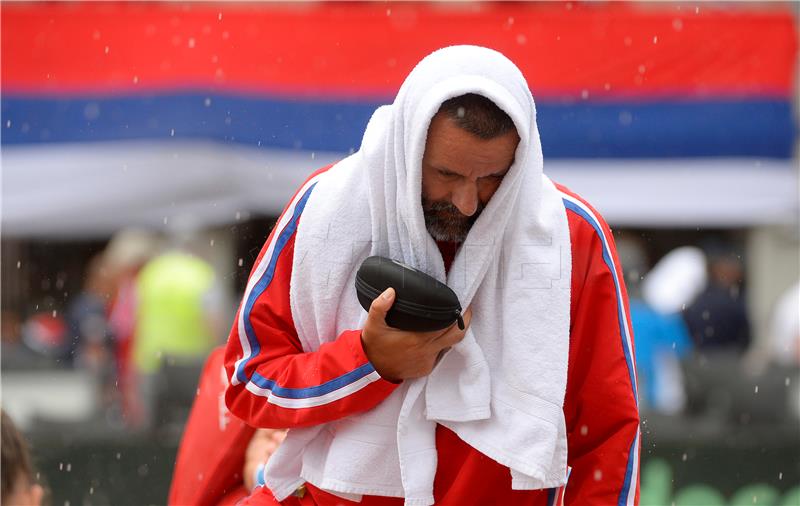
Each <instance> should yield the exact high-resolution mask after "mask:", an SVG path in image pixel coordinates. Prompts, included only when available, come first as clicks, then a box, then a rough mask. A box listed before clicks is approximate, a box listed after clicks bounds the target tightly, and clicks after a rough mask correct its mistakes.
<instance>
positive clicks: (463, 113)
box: [438, 93, 515, 139]
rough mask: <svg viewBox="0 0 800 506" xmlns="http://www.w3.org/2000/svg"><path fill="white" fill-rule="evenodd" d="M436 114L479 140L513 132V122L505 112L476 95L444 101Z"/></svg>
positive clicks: (486, 99) (481, 96)
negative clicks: (442, 115)
mask: <svg viewBox="0 0 800 506" xmlns="http://www.w3.org/2000/svg"><path fill="white" fill-rule="evenodd" d="M438 112H443V113H445V114H447V116H448V117H449V118H451V119H452V120H453V121H455V122H456V124H457V125H458V126H459V127H460V128H462V129H463V130H466V131H467V132H469V133H471V134H473V135H476V136H478V137H480V138H481V139H494V138H495V137H499V136H501V135H503V134H505V133H507V132H510V131H512V130H515V127H514V122H513V121H512V120H511V117H510V116H509V115H508V114H506V112H505V111H503V110H502V109H500V108H499V107H497V105H496V104H495V103H494V102H492V101H491V100H489V99H488V98H486V97H484V96H483V95H478V94H476V93H467V94H466V95H460V96H458V97H453V98H451V99H448V100H445V101H444V102H443V103H442V106H441V107H439V111H438Z"/></svg>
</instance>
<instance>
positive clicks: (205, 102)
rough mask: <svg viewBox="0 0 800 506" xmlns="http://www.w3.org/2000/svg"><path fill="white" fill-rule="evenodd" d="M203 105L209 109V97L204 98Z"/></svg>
mask: <svg viewBox="0 0 800 506" xmlns="http://www.w3.org/2000/svg"><path fill="white" fill-rule="evenodd" d="M203 105H204V106H206V107H211V97H206V99H205V100H203Z"/></svg>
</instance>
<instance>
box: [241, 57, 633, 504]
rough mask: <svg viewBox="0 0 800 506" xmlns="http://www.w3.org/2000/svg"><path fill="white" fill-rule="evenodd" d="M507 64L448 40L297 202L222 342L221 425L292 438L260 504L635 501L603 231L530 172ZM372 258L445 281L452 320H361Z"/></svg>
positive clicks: (522, 111) (524, 100)
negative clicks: (434, 324)
mask: <svg viewBox="0 0 800 506" xmlns="http://www.w3.org/2000/svg"><path fill="white" fill-rule="evenodd" d="M542 170H543V159H542V149H541V143H540V140H539V132H538V128H537V124H536V110H535V105H534V101H533V98H532V96H531V94H530V91H529V87H528V84H527V82H526V81H525V78H524V77H523V75H522V73H521V72H520V71H519V69H518V68H517V67H516V66H515V65H514V64H513V63H512V62H511V61H510V60H508V59H507V58H505V57H504V56H503V55H501V54H500V53H498V52H496V51H492V50H489V49H486V48H480V47H475V46H455V47H449V48H445V49H442V50H439V51H436V52H434V53H432V54H431V55H429V56H428V57H426V58H425V59H423V60H422V61H421V62H420V63H419V64H418V65H417V66H416V67H415V69H414V70H413V71H412V72H411V74H410V75H409V76H408V77H407V78H406V80H405V82H404V83H403V85H402V87H401V88H400V91H399V92H398V95H397V98H396V99H395V101H394V103H393V104H391V105H389V106H384V107H381V108H379V109H378V110H377V111H376V112H375V113H374V115H373V116H372V118H371V120H370V122H369V124H368V126H367V128H366V131H365V133H364V138H363V141H362V145H361V148H360V150H359V151H358V152H356V153H354V154H353V155H351V156H349V157H348V158H346V159H344V160H342V161H341V162H338V163H336V164H334V165H333V166H331V167H328V168H325V169H322V170H320V171H318V172H316V173H314V174H313V175H312V176H311V177H310V178H309V179H308V180H307V181H306V183H305V184H304V185H303V186H302V187H301V188H300V189H299V190H298V192H297V193H296V194H295V196H294V197H293V198H292V200H291V201H290V203H289V205H288V206H287V208H286V209H285V211H284V213H283V215H282V216H281V218H280V220H279V221H278V224H277V225H276V227H275V229H274V230H273V232H272V234H271V235H270V237H269V238H268V239H267V242H266V244H265V246H264V248H263V250H262V252H261V254H260V255H259V257H258V259H257V261H256V264H255V266H254V267H253V270H252V273H251V275H250V280H249V282H248V284H247V289H246V291H245V294H244V298H243V300H242V304H241V307H240V309H239V312H238V314H237V321H236V322H235V324H234V326H233V329H232V331H231V335H230V338H229V341H228V345H227V350H226V359H225V362H226V370H227V373H228V375H229V378H230V386H229V388H228V389H227V392H226V402H227V405H228V407H229V409H230V410H231V412H232V413H233V414H235V415H236V416H238V417H240V418H242V419H243V420H245V421H246V422H247V423H249V424H251V425H253V426H255V427H262V428H286V429H289V432H288V435H287V437H286V439H285V440H284V441H283V442H282V444H281V445H280V447H279V448H278V450H277V451H276V453H275V454H273V455H272V457H271V459H270V460H269V463H268V464H267V465H266V468H265V470H264V471H263V473H262V475H261V476H260V478H261V479H262V481H263V482H264V483H265V486H263V487H260V488H258V489H257V490H256V491H255V492H254V494H253V495H252V496H251V497H250V498H249V500H248V501H249V502H250V503H252V504H276V503H277V502H281V503H282V504H309V505H311V504H319V505H324V504H349V503H350V501H353V502H360V503H361V504H363V505H379V504H380V505H390V504H391V505H399V504H403V503H405V504H406V505H429V504H433V503H437V504H459V505H461V504H530V505H545V504H547V505H549V504H555V503H557V502H561V501H564V500H566V502H569V503H573V504H602V505H608V504H634V503H635V502H636V501H637V499H638V457H639V417H638V409H637V401H636V399H637V395H636V379H635V372H634V364H633V336H632V334H631V330H630V324H629V318H628V310H627V296H626V294H625V287H624V285H623V282H622V279H623V277H622V272H621V270H620V268H619V266H618V262H617V257H616V252H615V248H614V243H613V238H612V235H611V231H610V229H609V228H608V226H607V225H606V223H605V222H604V221H603V220H602V218H601V217H600V215H599V214H598V213H597V211H595V210H594V209H593V208H592V207H591V206H589V204H587V203H586V202H585V201H584V200H582V199H581V198H580V197H578V196H577V195H576V194H574V193H573V192H571V191H569V190H567V189H566V188H564V187H562V186H559V185H556V184H554V183H553V182H552V181H550V179H548V178H547V177H546V176H545V175H544V174H543V172H542ZM373 255H380V256H384V257H389V258H392V259H394V260H398V261H400V262H402V263H404V264H407V265H410V266H412V267H415V268H417V269H420V270H422V271H425V272H427V273H428V274H430V275H431V276H433V277H435V278H437V279H438V280H440V281H442V282H444V283H446V284H447V285H448V286H449V287H450V288H451V289H452V290H453V291H454V292H455V293H456V295H457V296H458V298H459V300H460V302H461V304H462V306H463V307H467V310H466V311H465V313H464V323H465V325H464V328H463V329H461V328H459V326H457V325H455V324H454V325H452V326H451V327H449V328H447V329H444V330H442V331H435V332H424V333H420V332H406V331H402V330H398V329H396V328H392V327H390V326H388V325H387V324H386V322H385V316H386V314H387V312H388V311H389V309H390V308H391V306H392V304H393V303H394V299H395V296H396V294H395V291H394V290H393V289H392V288H389V289H387V290H386V291H385V292H384V293H383V294H381V295H380V296H379V297H378V298H376V299H375V301H374V302H373V303H372V306H371V307H370V309H369V312H365V311H364V310H363V309H362V308H361V307H360V305H359V303H358V300H357V298H356V293H355V289H354V288H353V286H354V280H355V275H356V271H357V270H358V268H359V266H360V264H361V262H362V261H363V260H364V259H365V258H367V257H369V256H373Z"/></svg>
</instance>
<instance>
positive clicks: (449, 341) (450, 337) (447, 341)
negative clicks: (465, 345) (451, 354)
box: [431, 308, 472, 350]
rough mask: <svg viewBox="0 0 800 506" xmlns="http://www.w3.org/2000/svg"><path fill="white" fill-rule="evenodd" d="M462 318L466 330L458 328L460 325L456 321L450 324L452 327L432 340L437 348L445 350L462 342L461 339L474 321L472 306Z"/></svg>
mask: <svg viewBox="0 0 800 506" xmlns="http://www.w3.org/2000/svg"><path fill="white" fill-rule="evenodd" d="M461 318H463V319H464V330H461V329H460V328H458V325H456V324H455V323H454V324H453V325H451V326H450V328H448V329H447V331H446V332H444V333H443V334H442V335H441V336H439V337H437V338H436V339H434V340H433V341H431V343H432V344H433V345H434V346H436V348H438V349H440V350H443V349H445V348H449V347H451V346H453V345H455V344H457V343H459V342H461V340H462V339H464V335H465V334H466V333H467V329H468V328H469V324H470V322H471V321H472V308H467V310H466V311H464V314H463V315H462V316H461Z"/></svg>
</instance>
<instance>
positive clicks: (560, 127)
mask: <svg viewBox="0 0 800 506" xmlns="http://www.w3.org/2000/svg"><path fill="white" fill-rule="evenodd" d="M378 105H380V104H379V103H368V102H325V101H311V100H302V101H301V100H292V99H287V98H280V99H275V98H268V97H254V96H240V95H208V94H203V93H180V94H159V95H153V96H135V97H131V96H126V97H113V98H109V97H104V98H99V97H78V98H74V97H73V98H41V97H35V98H28V97H13V96H12V97H9V96H5V97H3V99H2V127H1V128H0V132H2V144H3V145H5V146H9V145H16V144H32V143H33V144H35V143H47V142H86V141H108V140H121V139H143V138H146V139H169V138H170V137H175V138H182V139H186V138H202V139H212V140H218V141H228V142H236V143H243V144H250V145H253V146H258V145H261V146H265V147H270V148H283V149H304V150H317V151H338V152H348V151H350V150H353V149H357V148H358V146H359V144H360V142H361V135H362V133H363V131H364V127H365V126H366V124H367V121H368V120H369V117H370V115H371V114H372V112H373V111H374V110H375V108H376V107H377V106H378ZM538 110H539V113H538V114H539V129H540V132H541V135H542V144H543V148H544V153H545V157H548V158H590V157H608V158H659V157H702V156H749V157H770V158H790V157H791V155H792V147H793V142H794V139H795V136H796V127H795V124H794V122H793V119H792V112H791V106H790V104H789V103H788V102H787V101H784V100H748V101H728V100H717V101H712V100H707V101H659V102H633V101H631V102H606V101H603V102H592V101H580V102H575V103H562V102H559V103H553V102H542V103H540V104H539V105H538Z"/></svg>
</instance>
